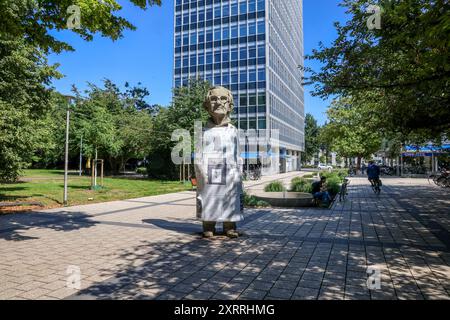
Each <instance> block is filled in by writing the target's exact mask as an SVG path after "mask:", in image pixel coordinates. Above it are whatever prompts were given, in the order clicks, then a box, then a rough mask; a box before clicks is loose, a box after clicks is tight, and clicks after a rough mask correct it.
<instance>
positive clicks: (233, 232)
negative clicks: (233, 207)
mask: <svg viewBox="0 0 450 320" xmlns="http://www.w3.org/2000/svg"><path fill="white" fill-rule="evenodd" d="M226 234H227V237H228V238H239V233H238V232H237V231H236V230H228V231H227V233H226Z"/></svg>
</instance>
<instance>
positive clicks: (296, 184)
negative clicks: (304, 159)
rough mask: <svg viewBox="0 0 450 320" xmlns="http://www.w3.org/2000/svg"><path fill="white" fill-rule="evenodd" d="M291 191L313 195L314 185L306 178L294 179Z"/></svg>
mask: <svg viewBox="0 0 450 320" xmlns="http://www.w3.org/2000/svg"><path fill="white" fill-rule="evenodd" d="M290 191H292V192H306V193H311V191H312V184H311V182H310V181H308V180H306V179H304V178H294V179H292V181H291V190H290Z"/></svg>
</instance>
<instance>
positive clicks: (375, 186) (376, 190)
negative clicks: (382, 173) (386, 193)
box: [369, 178, 381, 195]
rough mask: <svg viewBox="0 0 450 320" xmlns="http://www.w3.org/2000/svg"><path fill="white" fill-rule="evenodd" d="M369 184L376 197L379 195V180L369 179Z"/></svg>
mask: <svg viewBox="0 0 450 320" xmlns="http://www.w3.org/2000/svg"><path fill="white" fill-rule="evenodd" d="M369 181H370V184H371V185H372V190H373V192H374V193H375V194H376V195H379V194H380V193H381V180H380V178H378V179H369Z"/></svg>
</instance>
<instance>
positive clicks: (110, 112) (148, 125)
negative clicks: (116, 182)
mask: <svg viewBox="0 0 450 320" xmlns="http://www.w3.org/2000/svg"><path fill="white" fill-rule="evenodd" d="M126 88H127V89H126V91H125V92H122V91H121V90H120V89H119V88H118V86H117V85H116V84H114V83H113V82H111V81H110V80H107V79H106V80H104V88H100V87H98V86H96V85H93V84H89V89H88V90H87V91H86V93H87V97H82V96H81V94H80V93H79V92H78V91H77V90H76V89H75V90H74V92H75V94H76V104H75V106H74V108H73V110H74V111H73V114H74V117H73V120H72V124H73V134H72V141H71V146H73V147H72V153H73V154H77V153H78V152H79V141H80V139H81V137H83V141H84V147H83V154H85V155H86V156H88V157H90V158H93V157H94V156H95V153H96V152H97V154H98V157H99V158H102V159H105V160H106V164H107V167H106V169H107V171H109V172H112V173H114V174H118V173H119V172H120V171H121V170H124V169H125V164H126V163H127V162H128V161H129V160H131V159H142V158H144V157H145V156H146V155H147V154H148V152H149V151H150V146H151V139H152V126H153V123H152V116H151V114H150V113H149V110H148V109H146V108H143V109H141V108H140V107H139V106H142V105H144V104H145V100H144V99H145V97H146V95H147V94H148V91H147V90H146V89H144V88H140V89H139V87H132V88H131V89H129V88H130V87H129V85H128V84H127V85H126ZM137 90H142V92H144V93H145V94H142V95H139V96H136V95H135V94H133V93H132V92H136V91H137Z"/></svg>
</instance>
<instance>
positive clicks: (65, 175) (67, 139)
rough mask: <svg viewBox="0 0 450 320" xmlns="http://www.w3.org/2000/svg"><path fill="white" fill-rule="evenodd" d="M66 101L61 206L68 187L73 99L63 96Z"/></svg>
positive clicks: (65, 204)
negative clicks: (71, 106)
mask: <svg viewBox="0 0 450 320" xmlns="http://www.w3.org/2000/svg"><path fill="white" fill-rule="evenodd" d="M64 97H65V98H66V99H67V112H66V143H65V145H66V146H65V153H64V197H63V204H64V206H65V207H66V206H67V185H68V179H67V175H68V170H69V125H70V105H71V102H72V100H73V99H74V97H72V96H69V95H65V96H64Z"/></svg>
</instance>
